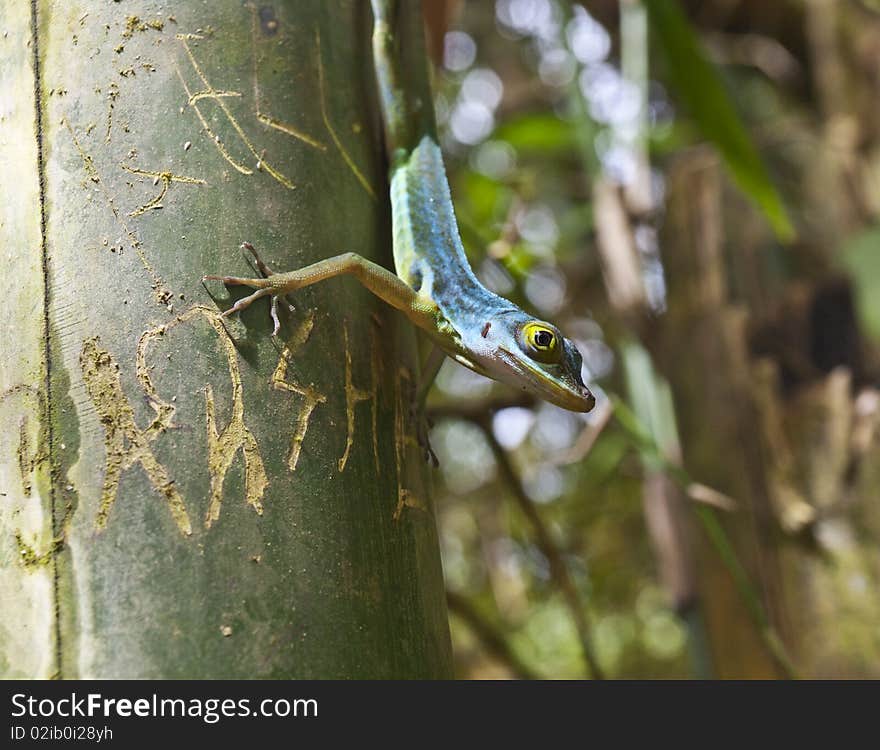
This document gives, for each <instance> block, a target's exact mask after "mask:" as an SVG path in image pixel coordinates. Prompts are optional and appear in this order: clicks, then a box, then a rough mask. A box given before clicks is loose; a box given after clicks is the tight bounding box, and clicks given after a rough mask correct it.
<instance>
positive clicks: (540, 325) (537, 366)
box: [473, 310, 596, 412]
mask: <svg viewBox="0 0 880 750" xmlns="http://www.w3.org/2000/svg"><path fill="white" fill-rule="evenodd" d="M479 335H480V337H481V339H482V341H481V342H475V344H476V345H475V346H474V347H473V350H474V351H477V352H479V353H480V355H481V356H479V360H480V361H479V366H480V369H481V370H483V371H485V374H487V375H489V377H492V378H495V379H496V380H500V381H501V382H503V383H507V384H508V385H512V386H514V387H517V388H522V389H523V390H531V391H534V392H535V393H536V394H537V395H538V396H540V397H541V398H543V399H544V400H545V401H549V402H550V403H551V404H555V405H556V406H561V407H562V408H563V409H570V410H571V411H580V412H585V411H590V410H591V409H592V408H593V407H594V406H595V405H596V399H595V397H594V396H593V394H592V393H591V392H590V389H589V388H587V386H585V385H584V381H583V379H582V378H581V365H582V363H583V358H582V357H581V353H580V352H579V351H578V350H577V348H576V347H575V345H574V344H573V343H572V342H571V341H570V340H569V339H567V338H565V337H564V336H563V335H562V334H561V333H560V332H559V329H558V328H556V326H554V325H552V324H550V323H546V322H544V321H542V320H536V319H534V318H532V317H531V316H529V315H527V314H526V313H525V312H523V311H522V310H515V311H514V310H511V311H509V312H507V313H506V314H502V315H498V316H496V317H495V318H494V319H492V320H490V321H487V322H486V324H485V325H484V326H483V328H482V330H481V331H480V332H479ZM475 369H476V368H475Z"/></svg>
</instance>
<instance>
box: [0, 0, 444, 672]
mask: <svg viewBox="0 0 880 750" xmlns="http://www.w3.org/2000/svg"><path fill="white" fill-rule="evenodd" d="M156 8H157V6H156V4H155V3H147V2H143V1H141V0H137V1H136V2H128V3H125V4H124V5H119V4H113V3H109V4H108V3H101V2H95V1H94V0H89V1H81V2H71V3H58V2H51V1H50V0H38V2H36V3H35V5H34V6H33V7H32V4H31V3H30V2H26V1H25V0H13V1H12V2H6V3H3V5H2V8H0V29H2V30H3V31H4V32H6V33H5V34H4V38H3V39H2V40H0V50H2V51H0V87H2V90H3V91H4V92H7V93H8V94H9V97H10V98H9V100H8V104H7V107H6V111H4V112H3V113H2V127H0V163H2V165H3V174H4V179H3V181H2V184H0V205H2V206H3V215H2V222H0V244H2V246H3V248H4V254H3V255H4V260H3V262H4V274H3V278H2V279H0V287H2V298H3V300H4V303H5V305H4V306H5V308H6V314H5V316H4V318H5V319H4V321H3V323H2V330H3V340H2V357H0V396H2V400H0V423H2V425H3V430H2V434H3V437H2V438H0V440H2V442H0V493H2V495H0V566H2V567H0V672H2V674H3V676H5V677H49V676H60V677H68V678H71V677H82V678H85V677H96V678H252V677H273V678H280V677H285V678H287V677H296V678H304V677H322V678H336V677H355V678H360V677H369V678H385V677H423V678H427V677H447V676H450V674H451V655H450V644H449V634H448V625H447V619H446V605H445V599H444V590H443V581H442V576H441V570H440V560H439V549H438V542H437V532H436V528H435V522H434V516H433V511H432V506H431V498H430V494H429V485H428V484H427V483H426V481H425V478H426V468H425V466H424V463H423V461H422V459H421V456H420V451H419V449H418V446H417V444H416V441H415V439H414V437H413V436H414V434H415V425H414V424H413V423H412V422H413V420H412V419H411V417H410V413H411V410H410V399H411V397H412V392H413V387H414V383H415V378H416V376H417V370H416V366H415V346H414V335H413V333H412V331H411V330H410V329H408V327H407V326H406V325H405V323H402V322H401V321H400V320H399V319H398V318H397V317H396V316H395V314H393V313H392V312H390V311H388V310H387V309H385V308H383V307H382V306H381V305H380V303H378V302H377V301H376V300H375V299H374V298H372V297H371V296H369V295H368V294H367V293H366V292H364V291H363V290H362V289H360V288H359V287H358V286H357V285H356V284H355V283H354V282H352V281H348V280H333V281H328V282H326V283H325V284H323V285H319V286H316V287H313V288H311V289H308V290H304V291H303V292H301V293H297V294H296V297H295V299H293V300H292V302H293V304H294V305H295V310H290V309H288V308H287V306H286V305H284V304H282V305H281V311H280V312H281V316H280V317H281V330H280V333H279V336H278V337H277V338H272V336H271V335H270V334H271V331H272V321H271V320H270V316H269V307H268V304H267V303H266V302H265V301H261V302H259V303H257V304H255V305H253V306H252V307H251V308H249V309H248V310H246V311H245V312H244V313H243V314H242V315H241V319H240V320H239V319H238V317H233V318H221V317H220V312H221V311H222V310H223V309H225V308H227V307H229V306H230V304H231V302H232V301H234V299H236V298H238V297H239V296H241V295H242V293H241V292H239V291H237V290H236V289H235V288H232V289H230V292H231V293H227V292H226V291H224V289H223V287H222V285H219V284H217V283H216V282H209V283H208V286H207V287H206V286H203V285H202V283H201V282H200V279H201V277H202V275H203V274H205V273H224V274H227V273H228V274H231V275H245V276H251V275H254V273H253V272H252V270H251V269H250V268H249V267H248V265H247V263H246V261H245V259H244V257H243V256H242V255H241V254H239V253H238V252H237V250H236V247H237V245H238V244H239V242H241V241H242V240H247V241H250V242H252V243H253V244H254V245H255V246H256V247H257V248H259V249H260V250H261V251H262V253H263V257H264V258H265V259H266V261H267V263H269V265H271V266H273V267H274V268H275V269H276V270H288V269H290V268H295V267H298V266H302V265H305V264H307V263H311V262H313V261H316V260H319V259H321V258H324V257H327V256H330V255H333V254H336V253H338V252H341V251H344V250H356V251H357V252H359V253H361V254H363V255H365V256H366V257H368V258H372V259H375V260H377V261H379V262H382V263H385V264H387V263H389V262H390V252H389V249H390V231H389V216H388V210H387V208H386V205H387V199H386V195H387V193H386V187H385V179H384V160H383V158H382V148H381V128H380V126H379V120H378V115H377V108H376V104H375V101H374V88H375V85H374V81H373V73H372V66H371V65H370V64H368V62H367V61H368V60H369V59H370V49H371V47H370V25H371V17H370V14H369V9H368V5H367V4H366V3H353V2H343V1H342V0H338V1H335V2H308V3H303V2H282V3H276V4H274V5H271V6H268V5H261V6H259V7H257V6H251V5H249V4H245V5H243V4H241V3H238V2H235V3H232V2H224V3H210V4H204V3H195V2H185V3H177V4H174V5H173V6H172V5H168V6H167V8H166V9H165V10H163V11H162V12H161V13H158V12H157V10H156ZM417 15H418V14H417V13H411V14H410V16H411V18H410V21H411V27H412V29H413V30H414V31H413V33H412V34H411V37H412V38H413V39H416V40H419V39H420V31H419V30H420V25H419V24H420V20H419V19H418V17H417ZM420 85H421V86H422V87H426V86H427V83H426V80H425V76H421V81H420ZM422 99H423V100H425V101H428V100H429V98H428V95H427V93H426V89H424V88H423V91H422Z"/></svg>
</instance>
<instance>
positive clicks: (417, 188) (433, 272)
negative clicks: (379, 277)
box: [391, 136, 516, 339]
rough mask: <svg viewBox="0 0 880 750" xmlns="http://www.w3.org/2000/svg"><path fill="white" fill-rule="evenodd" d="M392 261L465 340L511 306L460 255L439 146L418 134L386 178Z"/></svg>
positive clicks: (458, 237) (408, 281)
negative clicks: (389, 183)
mask: <svg viewBox="0 0 880 750" xmlns="http://www.w3.org/2000/svg"><path fill="white" fill-rule="evenodd" d="M391 207H392V224H393V232H394V264H395V269H396V272H397V275H398V276H399V277H400V278H401V279H403V280H404V281H405V282H406V283H407V284H408V285H409V286H410V287H411V288H412V289H414V290H415V291H416V292H418V293H419V294H420V295H421V296H423V297H425V298H426V299H427V300H430V301H431V302H433V303H434V304H435V305H436V306H437V308H438V311H439V313H440V314H441V315H442V318H443V319H444V320H445V321H446V323H448V324H449V325H451V326H452V327H453V328H454V329H455V330H456V331H458V333H459V337H460V338H464V339H467V338H468V336H467V335H466V334H467V333H469V332H471V331H472V330H473V329H476V330H479V329H480V328H482V326H483V325H484V324H485V321H486V319H487V316H488V317H491V316H492V315H494V314H497V313H502V312H505V311H509V310H511V309H516V308H515V307H514V306H513V305H512V304H511V303H510V302H508V301H507V300H505V299H502V298H501V297H499V296H497V295H496V294H494V293H492V292H490V291H489V290H488V289H486V288H485V287H484V286H483V285H482V284H481V283H480V282H479V280H478V279H477V277H476V276H475V275H474V272H473V271H472V270H471V267H470V265H469V264H468V261H467V257H466V256H465V252H464V247H463V246H462V243H461V237H460V235H459V232H458V224H457V223H456V220H455V212H454V210H453V207H452V197H451V195H450V191H449V183H448V182H447V180H446V170H445V168H444V165H443V157H442V155H441V153H440V147H439V146H438V145H437V144H436V143H435V142H434V141H433V140H432V139H431V137H430V136H424V137H423V138H422V140H421V141H420V142H419V144H418V146H417V147H416V148H415V149H414V150H413V151H412V153H411V154H410V155H409V158H407V159H400V160H399V161H398V166H397V167H396V168H395V169H394V170H393V174H392V177H391Z"/></svg>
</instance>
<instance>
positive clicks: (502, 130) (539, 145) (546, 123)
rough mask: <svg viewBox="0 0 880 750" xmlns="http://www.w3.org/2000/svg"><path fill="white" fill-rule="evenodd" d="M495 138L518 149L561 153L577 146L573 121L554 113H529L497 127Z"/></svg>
mask: <svg viewBox="0 0 880 750" xmlns="http://www.w3.org/2000/svg"><path fill="white" fill-rule="evenodd" d="M493 138H495V139H497V140H501V141H506V142H507V143H509V144H510V145H511V146H513V147H514V148H515V149H517V150H518V151H526V152H534V153H542V154H546V153H559V152H565V151H571V150H572V149H573V148H574V147H575V133H574V128H573V127H572V125H571V123H569V122H565V121H564V120H560V119H559V118H558V117H556V116H555V115H552V114H548V113H545V112H542V113H540V114H528V115H523V116H522V117H517V118H516V119H513V120H510V121H508V122H506V123H504V124H503V125H500V126H499V127H498V128H496V130H495V133H494V135H493Z"/></svg>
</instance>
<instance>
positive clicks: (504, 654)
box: [446, 590, 541, 680]
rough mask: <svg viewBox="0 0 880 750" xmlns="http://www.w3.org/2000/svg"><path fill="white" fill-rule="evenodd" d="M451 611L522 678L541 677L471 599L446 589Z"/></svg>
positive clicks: (486, 647) (515, 674)
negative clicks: (521, 657)
mask: <svg viewBox="0 0 880 750" xmlns="http://www.w3.org/2000/svg"><path fill="white" fill-rule="evenodd" d="M446 603H447V605H448V606H449V611H450V612H452V614H454V615H455V616H456V617H458V619H459V620H461V621H462V622H463V623H464V624H465V625H467V627H468V629H469V630H470V631H471V632H472V633H473V634H474V635H475V636H476V637H477V639H478V640H479V641H480V643H482V644H483V647H484V648H485V649H486V651H488V652H489V653H490V654H491V655H492V656H493V657H494V658H495V659H497V660H498V661H500V662H501V663H502V664H504V666H505V667H507V668H508V669H509V670H510V672H511V673H512V674H513V675H514V676H515V677H516V678H517V679H520V680H539V679H541V677H540V675H538V674H537V673H536V672H535V671H534V670H533V669H532V668H531V667H529V666H528V665H527V664H526V663H525V662H524V661H523V660H522V659H520V657H519V656H518V655H517V653H516V652H515V651H514V650H513V648H512V647H511V645H510V644H509V643H508V642H507V639H506V638H505V637H504V636H503V635H502V634H501V633H500V632H499V630H498V629H497V628H496V627H495V626H494V625H493V624H492V623H491V622H489V620H487V619H486V618H485V617H483V615H482V614H481V613H480V612H479V611H478V610H477V608H476V607H475V606H474V605H473V603H472V602H471V601H469V600H468V599H467V598H466V597H464V596H462V595H461V594H458V593H456V592H455V591H449V590H447V591H446Z"/></svg>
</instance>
